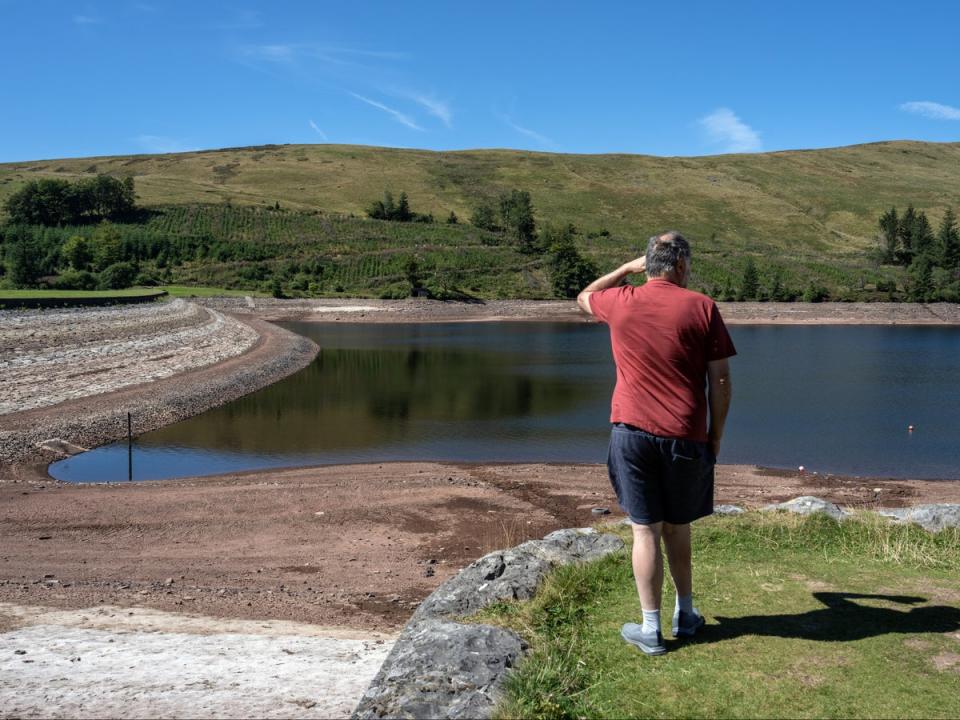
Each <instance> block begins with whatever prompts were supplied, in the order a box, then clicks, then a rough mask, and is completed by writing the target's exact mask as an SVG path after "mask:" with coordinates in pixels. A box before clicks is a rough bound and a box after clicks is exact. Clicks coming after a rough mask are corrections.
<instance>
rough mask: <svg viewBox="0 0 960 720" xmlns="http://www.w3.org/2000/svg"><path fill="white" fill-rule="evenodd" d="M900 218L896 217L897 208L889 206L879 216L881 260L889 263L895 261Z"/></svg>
mask: <svg viewBox="0 0 960 720" xmlns="http://www.w3.org/2000/svg"><path fill="white" fill-rule="evenodd" d="M899 226H900V218H899V217H897V209H896V208H895V207H892V208H890V209H889V210H888V211H887V212H885V213H884V214H883V215H881V216H880V235H881V239H882V241H883V262H884V263H887V264H890V263H894V262H896V259H897V244H898V239H899V236H898V233H897V230H898V229H899Z"/></svg>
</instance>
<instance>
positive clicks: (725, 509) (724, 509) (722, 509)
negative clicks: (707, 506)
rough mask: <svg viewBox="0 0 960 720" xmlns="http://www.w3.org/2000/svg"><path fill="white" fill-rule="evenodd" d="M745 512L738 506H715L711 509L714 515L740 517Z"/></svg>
mask: <svg viewBox="0 0 960 720" xmlns="http://www.w3.org/2000/svg"><path fill="white" fill-rule="evenodd" d="M745 512H746V510H744V509H743V508H742V507H740V506H739V505H717V506H716V507H715V508H714V509H713V514H714V515H742V514H743V513H745Z"/></svg>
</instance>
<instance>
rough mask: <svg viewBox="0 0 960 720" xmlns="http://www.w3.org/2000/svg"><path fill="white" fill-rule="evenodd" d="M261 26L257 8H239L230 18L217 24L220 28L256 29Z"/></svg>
mask: <svg viewBox="0 0 960 720" xmlns="http://www.w3.org/2000/svg"><path fill="white" fill-rule="evenodd" d="M262 26H263V22H262V21H261V19H260V11H259V10H241V11H240V12H238V13H236V14H235V15H234V16H233V17H232V18H231V19H229V20H226V21H224V22H222V23H220V24H219V25H217V27H218V28H220V29H221V30H256V29H257V28H259V27H262Z"/></svg>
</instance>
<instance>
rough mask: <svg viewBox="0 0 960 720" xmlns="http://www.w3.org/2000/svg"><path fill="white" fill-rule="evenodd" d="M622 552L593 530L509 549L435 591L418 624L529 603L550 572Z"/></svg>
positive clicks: (485, 558)
mask: <svg viewBox="0 0 960 720" xmlns="http://www.w3.org/2000/svg"><path fill="white" fill-rule="evenodd" d="M622 548H623V541H622V540H621V539H620V538H618V537H616V536H615V535H608V534H606V533H598V532H596V531H595V530H593V529H592V528H585V529H581V530H557V531H556V532H552V533H550V534H549V535H547V536H546V537H545V538H544V539H543V540H530V541H529V542H525V543H523V544H522V545H517V546H516V547H515V548H511V549H509V550H497V551H495V552H492V553H489V554H487V555H484V556H483V557H482V558H480V559H479V560H477V561H475V562H474V563H472V564H471V565H468V566H467V567H466V568H464V569H463V570H462V571H460V573H459V574H457V575H455V576H453V577H452V578H450V579H449V580H447V581H446V582H445V583H443V584H442V585H441V586H440V587H438V588H437V589H436V590H434V591H433V594H432V595H430V597H428V598H427V599H426V600H424V601H423V603H421V604H420V607H419V608H417V611H416V613H414V615H413V619H414V620H420V619H423V618H427V617H442V616H445V615H470V614H471V613H475V612H476V611H477V610H480V609H481V608H484V607H487V606H488V605H492V604H493V603H495V602H500V601H503V600H527V599H529V598H531V597H533V594H534V593H535V592H536V590H537V586H538V585H539V584H540V581H541V580H542V579H543V576H544V575H546V574H547V573H548V572H549V571H550V570H551V569H553V568H554V567H556V566H557V565H563V564H566V563H571V562H578V561H588V560H596V559H598V558H601V557H603V556H604V555H607V554H609V553H611V552H615V551H617V550H620V549H622Z"/></svg>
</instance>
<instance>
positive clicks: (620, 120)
mask: <svg viewBox="0 0 960 720" xmlns="http://www.w3.org/2000/svg"><path fill="white" fill-rule="evenodd" d="M0 17H2V18H3V24H4V27H5V32H4V33H3V41H2V42H0V78H2V83H3V85H2V87H3V93H2V97H3V100H2V103H0V161H13V160H29V159H40V158H55V157H76V156H88V155H112V154H129V153H139V152H175V151H179V150H189V149H197V148H215V147H232V146H241V145H257V144H264V143H316V142H331V143H355V144H365V145H385V146H393V147H418V148H429V149H438V150H439V149H465V148H488V147H501V148H523V149H530V150H543V151H555V152H574V153H605V152H625V153H644V154H653V155H706V154H715V153H722V152H757V151H766V150H782V149H793V148H814V147H831V146H838V145H849V144H854V143H862V142H872V141H877V140H893V139H915V140H929V141H956V140H960V82H958V81H957V78H958V77H960V72H958V71H960V60H958V58H960V3H956V2H950V1H945V0H938V1H937V2H928V1H926V0H913V1H912V2H909V3H904V2H886V1H885V0H875V1H873V2H859V1H846V0H831V1H829V2H821V1H820V0H808V1H807V2H788V1H786V0H784V1H783V2H779V1H778V2H772V1H771V0H767V1H765V2H736V1H731V2H720V1H719V0H714V1H713V2H698V1H690V0H687V1H686V2H682V3H666V2H656V3H653V2H641V1H640V0H635V1H634V2H601V1H594V2H587V1H586V0H584V1H583V2H563V1H562V0H553V1H552V2H519V1H517V2H497V1H495V0H484V2H455V1H454V0H450V1H449V2H430V1H425V0H417V1H416V2H398V1H397V0H392V1H391V2H372V1H371V2H364V1H362V0H354V2H337V3H334V2H283V1H282V0H277V1H276V2H273V3H265V2H263V3H261V2H255V1H253V0H248V1H247V2H217V1H216V0H193V1H192V2H163V1H162V0H144V1H143V2H105V1H96V0H93V1H91V2H85V0H72V1H71V2H66V1H61V2H54V1H52V0H30V1H25V0H0Z"/></svg>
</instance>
